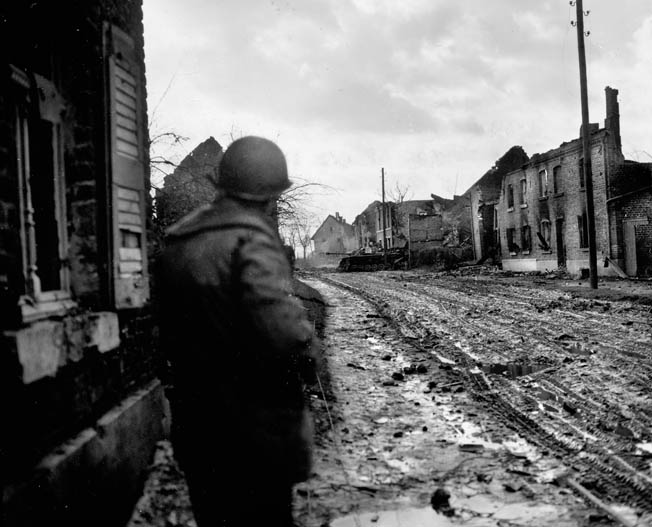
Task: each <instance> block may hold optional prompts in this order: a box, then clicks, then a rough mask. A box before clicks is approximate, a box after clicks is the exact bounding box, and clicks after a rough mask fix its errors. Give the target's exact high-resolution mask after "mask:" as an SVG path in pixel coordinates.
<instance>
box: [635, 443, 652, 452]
mask: <svg viewBox="0 0 652 527" xmlns="http://www.w3.org/2000/svg"><path fill="white" fill-rule="evenodd" d="M636 448H638V449H639V450H643V451H644V452H646V453H647V454H652V443H639V444H638V445H636Z"/></svg>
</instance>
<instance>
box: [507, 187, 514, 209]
mask: <svg viewBox="0 0 652 527" xmlns="http://www.w3.org/2000/svg"><path fill="white" fill-rule="evenodd" d="M507 208H508V209H513V208H514V185H512V184H511V183H508V184H507Z"/></svg>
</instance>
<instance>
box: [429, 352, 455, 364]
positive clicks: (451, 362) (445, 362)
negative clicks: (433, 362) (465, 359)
mask: <svg viewBox="0 0 652 527" xmlns="http://www.w3.org/2000/svg"><path fill="white" fill-rule="evenodd" d="M432 354H433V355H434V356H435V357H437V360H438V361H439V362H441V363H442V364H451V365H453V364H455V361H454V360H451V359H447V358H446V357H443V356H441V355H439V354H438V353H434V352H433V353H432Z"/></svg>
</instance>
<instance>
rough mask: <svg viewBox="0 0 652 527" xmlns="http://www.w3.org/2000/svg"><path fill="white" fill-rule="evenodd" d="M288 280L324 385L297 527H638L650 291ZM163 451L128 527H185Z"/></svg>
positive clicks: (335, 276) (650, 347)
mask: <svg viewBox="0 0 652 527" xmlns="http://www.w3.org/2000/svg"><path fill="white" fill-rule="evenodd" d="M550 278H552V277H550ZM303 279H304V280H305V281H306V282H307V283H308V284H309V285H311V286H312V287H314V288H316V289H317V290H319V291H320V292H321V293H322V295H323V297H324V298H325V300H326V302H327V321H326V322H327V324H326V330H325V339H324V355H325V357H326V360H327V363H328V367H329V371H330V379H324V381H325V382H324V385H325V386H324V391H325V397H324V395H323V394H322V393H321V390H320V389H319V387H318V386H314V387H312V391H311V395H310V397H311V406H312V409H313V414H314V416H315V419H316V424H317V432H318V434H317V442H316V447H315V466H314V471H313V477H312V478H311V479H310V480H309V481H308V482H306V483H304V484H301V485H299V486H298V487H297V489H296V500H295V502H296V513H297V514H296V515H297V518H298V520H299V521H300V522H301V525H305V526H306V527H317V526H320V527H321V526H325V525H331V526H332V527H347V526H356V527H357V526H363V525H368V526H380V527H390V526H399V525H410V526H411V527H418V526H420V525H423V526H429V527H435V526H444V525H470V526H478V527H479V526H482V527H484V526H507V525H523V526H525V525H527V526H583V525H627V526H639V527H643V526H647V525H652V391H651V390H650V379H652V316H651V315H650V310H651V306H652V288H651V287H650V284H639V285H637V284H634V283H631V282H613V283H608V284H602V285H601V288H600V289H599V291H598V292H595V291H591V290H587V288H586V285H585V284H580V283H578V282H570V281H568V282H565V281H563V280H559V279H546V278H545V277H531V276H527V277H513V276H511V277H510V276H505V275H495V274H486V275H483V274H474V275H470V276H463V275H461V274H460V273H456V274H455V275H450V274H449V275H446V274H433V273H424V272H409V273H405V272H378V273H332V274H325V273H321V274H310V275H305V276H304V277H303ZM170 453H171V452H170V447H169V444H167V443H163V444H162V446H161V449H160V451H159V455H158V461H157V464H156V465H155V467H154V470H153V471H152V476H151V477H150V481H149V483H148V488H147V489H146V491H145V493H144V495H143V499H142V500H141V502H140V504H139V506H138V507H137V510H136V512H135V514H134V518H133V519H132V522H131V525H132V526H134V525H143V524H148V525H188V526H192V525H193V523H194V522H193V520H192V514H191V512H190V511H189V503H188V500H187V493H186V491H185V487H184V484H183V479H182V476H181V475H180V474H179V473H178V471H177V469H176V467H175V465H174V463H173V461H172V460H171V456H170Z"/></svg>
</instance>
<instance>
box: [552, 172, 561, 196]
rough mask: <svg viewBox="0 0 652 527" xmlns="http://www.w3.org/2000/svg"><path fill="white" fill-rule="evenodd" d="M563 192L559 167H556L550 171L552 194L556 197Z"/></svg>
mask: <svg viewBox="0 0 652 527" xmlns="http://www.w3.org/2000/svg"><path fill="white" fill-rule="evenodd" d="M563 191H564V188H563V185H562V177H561V165H556V166H554V167H553V169H552V192H553V194H555V195H557V194H561V193H562V192H563Z"/></svg>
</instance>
